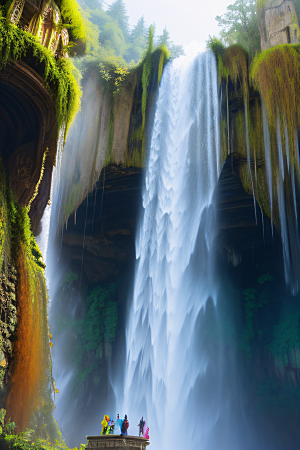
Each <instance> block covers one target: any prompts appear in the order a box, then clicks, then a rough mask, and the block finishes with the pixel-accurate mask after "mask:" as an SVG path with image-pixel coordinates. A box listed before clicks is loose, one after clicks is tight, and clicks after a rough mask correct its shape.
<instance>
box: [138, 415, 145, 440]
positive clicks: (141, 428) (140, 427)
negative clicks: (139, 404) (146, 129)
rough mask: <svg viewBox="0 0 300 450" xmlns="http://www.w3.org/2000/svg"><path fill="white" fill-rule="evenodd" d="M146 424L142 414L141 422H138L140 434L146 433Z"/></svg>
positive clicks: (141, 435)
mask: <svg viewBox="0 0 300 450" xmlns="http://www.w3.org/2000/svg"><path fill="white" fill-rule="evenodd" d="M144 425H145V421H144V417H143V416H142V418H141V420H140V423H139V424H138V427H139V436H140V437H143V433H144Z"/></svg>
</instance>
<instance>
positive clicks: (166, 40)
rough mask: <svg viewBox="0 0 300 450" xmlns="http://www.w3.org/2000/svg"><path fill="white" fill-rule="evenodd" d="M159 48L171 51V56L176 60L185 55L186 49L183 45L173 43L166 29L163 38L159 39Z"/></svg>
mask: <svg viewBox="0 0 300 450" xmlns="http://www.w3.org/2000/svg"><path fill="white" fill-rule="evenodd" d="M158 46H159V47H162V46H165V47H167V49H168V50H169V52H170V54H171V58H172V59H175V58H178V57H179V56H181V55H184V49H183V46H182V45H176V44H174V42H173V41H171V38H170V33H169V32H168V30H167V28H166V27H165V28H164V30H163V33H162V35H161V36H159V37H158Z"/></svg>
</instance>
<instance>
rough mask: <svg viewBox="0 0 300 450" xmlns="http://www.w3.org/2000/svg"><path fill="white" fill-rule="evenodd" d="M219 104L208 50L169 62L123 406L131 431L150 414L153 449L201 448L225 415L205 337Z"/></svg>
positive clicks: (139, 248)
mask: <svg viewBox="0 0 300 450" xmlns="http://www.w3.org/2000/svg"><path fill="white" fill-rule="evenodd" d="M218 110H219V104H218V86H217V69H216V63H215V58H214V56H213V55H212V54H211V53H210V52H206V53H203V54H200V55H198V56H197V57H196V58H194V59H193V60H192V61H186V59H184V58H180V59H179V60H177V61H174V62H173V63H172V64H170V65H168V66H167V68H166V69H165V71H164V75H163V79H162V83H161V86H160V91H159V97H158V102H157V107H156V114H155V120H154V128H153V134H152V139H151V145H150V152H149V161H148V167H147V171H146V179H145V187H144V191H143V217H142V219H141V223H140V226H139V230H138V232H137V239H136V259H137V261H136V273H135V280H134V289H133V298H132V304H131V307H130V311H129V316H128V325H127V330H126V347H127V350H126V351H127V363H126V364H127V365H126V371H125V386H124V389H125V396H124V405H123V410H124V412H125V413H126V414H128V417H129V419H131V423H132V425H133V429H132V430H130V434H134V433H135V432H136V430H135V428H136V429H137V427H135V425H136V424H137V423H138V421H139V419H140V417H141V416H142V415H143V416H144V417H145V418H146V421H147V423H148V424H149V425H150V438H151V448H153V449H154V450H158V449H161V450H169V449H172V450H179V449H182V448H184V447H185V448H188V449H189V450H194V449H198V448H200V447H199V445H201V444H202V445H203V444H204V442H207V437H208V436H209V435H210V433H211V431H212V430H213V429H214V426H215V424H216V423H217V421H218V420H219V418H220V414H221V411H220V406H219V405H220V403H221V402H220V395H221V393H220V391H219V385H218V384H215V385H214V381H213V380H214V375H211V377H210V380H209V378H208V377H206V374H207V373H208V372H210V367H209V366H210V357H209V356H208V354H207V349H206V350H205V345H204V343H203V338H204V335H203V333H202V335H201V327H202V326H205V320H204V316H205V315H206V316H207V317H208V316H211V321H212V322H214V323H215V321H216V320H217V315H216V309H215V303H216V301H217V288H216V282H215V279H214V272H215V271H214V251H213V249H214V246H213V240H214V237H215V235H216V219H215V214H214V208H213V206H212V196H213V191H214V188H215V186H216V183H217V178H218V174H219V170H220V168H219V161H220V157H219V147H220V137H219V112H218ZM199 328H200V330H199ZM206 331H207V327H206ZM204 334H205V333H204ZM201 336H202V337H201ZM201 339H202V341H201ZM201 348H202V351H201V350H199V349H201ZM217 364H218V363H217ZM210 383H212V384H213V385H214V387H213V386H212V385H211V384H210ZM213 390H214V392H213ZM208 391H210V393H209V394H208ZM179 430H180V431H179ZM201 448H202V447H201Z"/></svg>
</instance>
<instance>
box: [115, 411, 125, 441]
mask: <svg viewBox="0 0 300 450" xmlns="http://www.w3.org/2000/svg"><path fill="white" fill-rule="evenodd" d="M122 422H123V420H122V419H120V415H119V414H117V420H116V421H115V429H114V434H115V435H118V436H120V435H121V434H122Z"/></svg>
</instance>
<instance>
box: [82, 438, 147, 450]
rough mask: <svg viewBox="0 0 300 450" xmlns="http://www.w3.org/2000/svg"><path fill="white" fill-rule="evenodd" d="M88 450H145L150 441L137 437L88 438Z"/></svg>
mask: <svg viewBox="0 0 300 450" xmlns="http://www.w3.org/2000/svg"><path fill="white" fill-rule="evenodd" d="M87 442H88V443H87V446H86V450H92V449H98V450H105V449H107V448H110V449H118V450H125V449H128V448H130V449H131V450H145V449H146V447H147V445H149V444H150V442H149V441H148V439H144V438H142V437H137V436H114V435H107V436H87Z"/></svg>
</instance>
